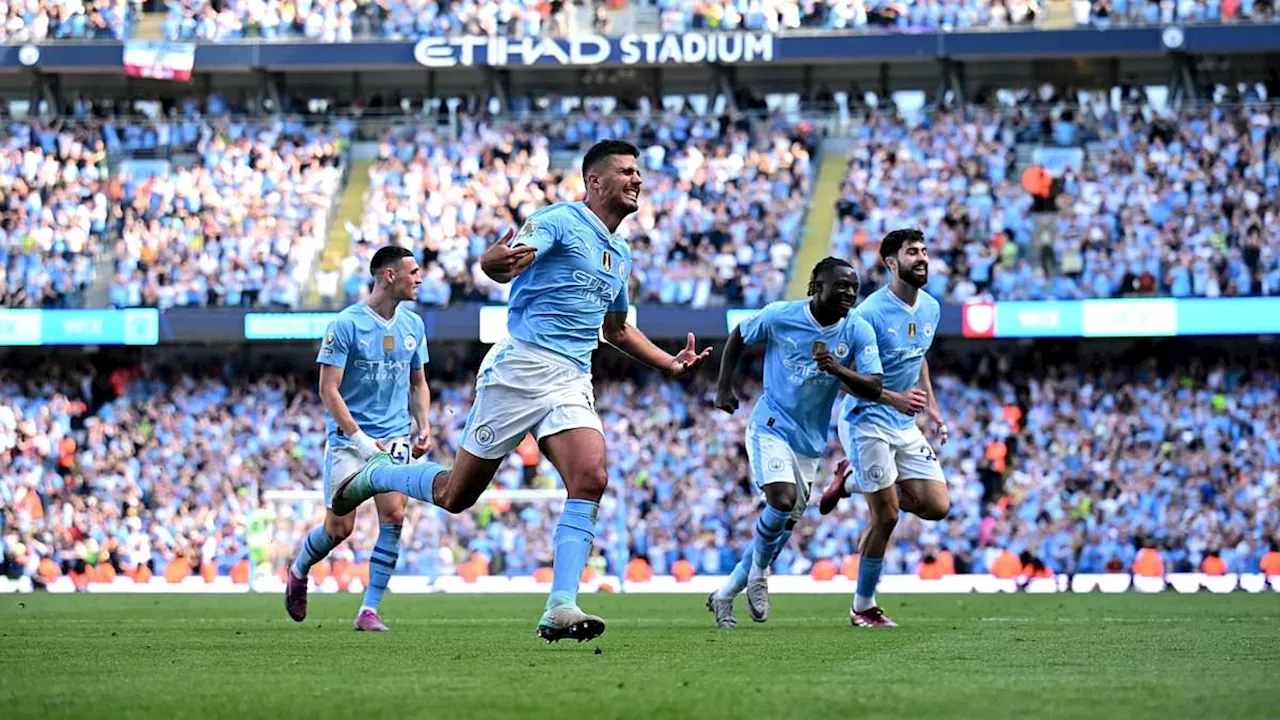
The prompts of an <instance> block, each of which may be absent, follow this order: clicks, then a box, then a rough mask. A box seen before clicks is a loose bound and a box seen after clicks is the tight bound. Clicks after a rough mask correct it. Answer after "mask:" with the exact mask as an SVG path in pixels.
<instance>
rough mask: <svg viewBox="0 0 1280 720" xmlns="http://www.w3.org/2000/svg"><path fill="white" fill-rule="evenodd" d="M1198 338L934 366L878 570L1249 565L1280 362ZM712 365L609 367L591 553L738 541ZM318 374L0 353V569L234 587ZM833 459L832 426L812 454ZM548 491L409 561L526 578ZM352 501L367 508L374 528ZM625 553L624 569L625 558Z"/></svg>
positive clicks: (438, 391)
mask: <svg viewBox="0 0 1280 720" xmlns="http://www.w3.org/2000/svg"><path fill="white" fill-rule="evenodd" d="M1043 352H1049V353H1050V354H1052V350H1047V351H1044V350H1042V351H1041V353H1043ZM1202 355H1205V356H1206V357H1205V358H1204V359H1203V360H1196V361H1192V362H1190V363H1186V364H1179V365H1174V364H1171V363H1164V362H1160V361H1156V360H1145V361H1135V362H1133V363H1123V362H1117V363H1116V364H1115V365H1114V366H1113V367H1111V368H1108V369H1101V368H1096V367H1094V366H1092V365H1090V364H1089V363H1087V362H1083V361H1082V363H1081V364H1073V363H1068V362H1052V363H1048V364H1046V362H1045V356H1044V355H1043V354H1032V355H1025V356H1022V355H1012V354H1005V353H992V354H987V355H983V356H979V357H977V358H976V359H966V360H964V361H960V360H958V359H953V360H951V361H948V359H946V358H945V357H941V358H937V359H935V367H936V369H935V372H934V383H935V387H936V389H937V391H938V393H939V397H940V403H941V405H942V407H943V411H944V413H945V414H946V415H947V416H948V418H949V419H950V420H951V421H952V423H953V425H954V426H956V427H963V428H966V431H965V432H963V433H958V434H957V435H955V436H953V438H952V441H951V442H950V443H949V444H948V445H947V446H945V447H944V448H943V450H942V453H941V454H942V457H943V459H944V464H945V465H946V467H947V470H948V473H949V475H950V478H951V483H952V497H953V509H952V511H951V515H950V516H949V517H948V519H947V520H945V521H943V522H940V523H937V524H922V523H919V522H918V521H917V520H915V519H914V518H904V520H903V521H902V522H901V523H900V526H899V531H898V533H897V534H896V535H895V540H894V544H893V545H892V547H891V548H890V551H889V553H888V555H887V556H886V571H887V572H892V573H904V572H905V573H918V572H940V571H942V570H944V569H945V570H946V571H947V572H956V573H965V572H988V571H991V572H996V574H999V573H1000V572H1003V571H1002V570H999V569H998V568H997V564H998V563H1003V564H1004V566H1007V565H1008V564H1009V563H1010V562H1011V559H1010V558H1013V557H1016V558H1020V559H1021V560H1020V561H1019V562H1017V563H1016V568H1017V570H1018V571H1019V572H1021V571H1022V569H1023V564H1024V563H1023V562H1022V560H1026V561H1027V562H1030V560H1029V559H1028V558H1034V559H1035V560H1036V561H1038V562H1040V563H1043V565H1044V566H1046V567H1047V568H1048V569H1049V570H1051V571H1053V572H1103V571H1120V572H1125V571H1128V570H1129V569H1130V568H1131V567H1133V565H1134V563H1135V561H1136V560H1137V558H1138V551H1139V550H1140V549H1142V548H1144V547H1150V548H1153V549H1154V550H1155V551H1157V552H1158V553H1159V555H1160V557H1161V559H1162V560H1163V562H1164V565H1165V567H1166V568H1168V569H1169V570H1170V571H1182V570H1195V569H1198V568H1200V566H1201V564H1202V563H1203V562H1204V561H1205V560H1206V558H1208V557H1209V556H1210V555H1211V554H1212V555H1214V556H1216V557H1218V558H1220V559H1221V560H1222V561H1223V562H1224V563H1225V569H1226V571H1227V572H1256V571H1257V569H1258V565H1259V562H1260V561H1261V558H1262V557H1263V555H1264V554H1265V553H1266V552H1267V551H1268V550H1269V549H1270V543H1273V542H1276V541H1280V522H1278V521H1277V517H1276V515H1275V514H1274V513H1272V512H1270V511H1269V510H1268V508H1272V507H1274V506H1275V503H1277V502H1280V437H1278V436H1277V435H1276V433H1275V432H1274V428H1275V427H1276V426H1277V424H1278V423H1280V397H1278V393H1280V374H1278V372H1280V367H1278V366H1277V365H1276V363H1275V362H1274V359H1271V360H1267V359H1259V360H1255V361H1251V362H1240V361H1236V362H1230V361H1226V360H1219V359H1216V357H1215V355H1216V354H1215V353H1213V352H1208V353H1202ZM706 382H708V380H707V379H704V380H702V381H698V382H695V383H694V384H693V385H690V386H682V385H680V384H677V383H671V382H665V381H661V380H658V379H656V378H653V377H641V378H639V379H615V380H606V381H603V382H601V383H599V385H598V388H597V395H598V405H599V407H600V409H601V412H602V417H603V419H604V424H605V428H606V432H607V433H608V438H607V440H608V443H609V447H610V448H611V452H612V458H613V461H612V463H611V468H610V471H611V473H612V479H611V486H612V488H613V490H611V493H612V492H614V491H616V490H617V489H618V488H624V487H625V488H626V492H627V504H626V507H627V508H628V517H627V518H626V523H625V524H626V527H627V530H626V535H625V537H624V536H623V535H622V533H621V532H620V530H619V523H618V518H617V516H616V507H617V506H616V504H614V503H613V502H612V501H611V500H610V501H608V502H606V504H605V506H604V513H603V515H602V517H601V520H600V528H601V532H600V534H599V536H598V539H597V550H598V551H599V557H598V558H597V561H596V563H595V566H596V567H597V568H598V569H599V570H600V571H608V572H611V573H612V572H624V571H625V572H628V573H638V574H641V575H642V574H643V573H644V572H652V573H656V574H667V573H671V572H673V568H674V567H675V566H676V564H677V563H681V562H683V563H687V568H686V569H687V570H691V571H692V572H695V573H698V574H716V573H723V572H726V571H727V569H728V568H730V567H731V566H732V563H734V562H736V559H737V556H738V555H737V554H738V552H739V551H740V550H741V548H742V547H743V544H744V543H746V542H748V541H749V539H750V536H751V527H750V524H749V523H748V519H749V518H750V517H751V515H750V513H751V511H752V509H753V508H754V504H755V502H756V501H757V498H756V495H755V493H754V492H751V491H749V490H748V487H747V479H746V472H745V466H746V460H745V451H744V450H743V447H742V437H743V424H744V423H745V418H746V415H747V414H746V413H745V412H743V413H739V414H738V415H736V416H735V417H733V418H732V419H729V418H725V417H724V416H723V415H720V414H717V412H716V411H714V410H713V409H712V408H711V407H710V404H709V402H707V401H706V399H707V398H708V397H709V395H708V392H709V390H710V388H709V386H707V385H706ZM314 384H315V383H314V378H313V377H309V376H308V374H301V373H299V374H290V375H286V376H280V375H272V374H260V373H254V372H246V371H243V370H241V369H239V368H237V367H236V366H234V365H230V364H227V365H218V366H217V367H210V368H209V369H208V370H177V369H176V368H172V367H166V366H163V365H152V364H148V365H146V366H140V365H129V364H126V365H122V366H120V367H117V368H114V369H112V368H110V367H109V366H102V365H100V366H98V367H96V368H93V367H81V366H77V365H75V364H72V363H70V362H65V361H64V362H61V363H53V364H52V365H51V366H50V367H49V368H48V371H47V372H45V373H43V374H42V376H41V377H38V378H36V377H30V376H27V375H25V374H23V373H18V372H14V371H6V372H5V373H4V374H3V375H2V376H0V390H2V391H3V400H0V453H2V454H3V456H4V457H5V458H6V460H7V466H8V467H9V468H10V470H9V471H8V472H6V475H5V480H4V481H3V482H0V501H3V502H2V503H0V504H3V506H4V508H5V509H4V514H3V529H2V532H0V538H2V540H3V549H4V562H3V569H4V572H5V573H7V574H8V575H9V576H11V577H18V576H22V575H27V576H31V577H34V578H38V579H43V580H46V581H47V580H48V579H50V578H51V577H54V576H57V575H60V574H67V573H72V574H74V576H75V577H76V578H79V579H81V580H85V581H87V580H89V579H94V578H100V577H104V576H111V575H116V574H128V575H131V576H135V577H136V576H139V575H140V574H141V576H142V577H146V576H148V575H154V576H159V577H168V578H170V579H172V580H175V581H177V580H181V579H182V578H185V577H188V576H190V575H205V576H207V577H212V576H217V575H223V576H225V575H231V574H235V575H236V576H237V577H239V578H240V579H241V580H242V579H243V577H244V576H243V573H245V572H246V566H245V564H243V563H242V562H241V561H242V560H245V558H246V549H245V528H246V525H247V523H248V522H249V519H250V516H251V515H252V514H253V513H254V512H255V510H254V508H255V507H257V506H258V504H259V503H258V496H259V494H260V493H263V492H266V491H268V490H285V489H299V488H311V487H315V486H317V485H318V482H319V462H320V457H321V444H322V442H323V423H322V419H321V408H320V404H319V401H318V399H317V397H316V394H315V390H314ZM434 385H435V387H434V388H433V390H434V392H433V396H434V405H433V411H432V412H433V418H434V419H435V423H436V443H437V447H438V450H437V452H438V453H440V454H441V455H443V456H445V457H451V456H452V455H453V453H454V452H455V451H456V449H457V445H458V442H459V439H460V438H459V435H460V431H461V425H462V419H463V418H465V416H466V409H467V407H468V406H469V403H470V400H471V398H470V394H471V392H472V390H471V386H470V384H469V383H468V381H467V378H459V379H458V381H456V382H455V381H440V382H436V383H434ZM757 389H758V388H754V387H749V388H747V391H748V393H754V392H755V391H756V390H757ZM527 450H529V449H527V448H522V449H521V452H518V453H514V454H512V455H511V456H510V458H509V459H508V463H507V465H506V466H504V468H503V470H502V471H501V472H500V473H499V476H498V478H497V480H496V486H498V487H504V488H508V489H515V488H537V487H552V486H554V485H555V484H556V482H557V481H556V480H555V478H554V471H553V470H552V469H551V468H550V465H549V464H548V463H547V462H546V461H545V459H542V458H539V457H538V454H537V452H536V450H533V451H532V452H528V451H527ZM838 456H839V451H838V449H837V448H836V446H835V444H834V443H833V444H832V455H831V457H830V459H829V461H828V462H827V463H825V464H824V472H826V471H827V470H829V469H830V466H831V465H833V464H834V460H835V459H837V458H838ZM526 466H527V467H526ZM611 497H612V496H611ZM301 507H302V506H289V505H286V506H283V507H282V508H281V509H280V510H279V511H278V512H276V514H275V517H274V520H273V522H272V524H271V551H270V557H271V562H272V564H273V567H274V568H275V569H276V570H277V571H278V570H279V569H280V568H281V567H282V566H283V563H285V562H287V560H288V559H289V558H290V557H291V556H292V553H293V552H294V551H295V550H296V546H297V543H298V541H299V538H300V535H301V533H303V532H304V531H305V529H306V528H307V527H308V525H309V523H311V522H313V521H314V517H312V516H310V515H306V514H299V509H300V508H301ZM310 507H311V508H312V510H313V511H314V510H315V507H314V506H310ZM553 510H554V508H552V507H551V506H537V505H525V506H521V505H519V504H516V505H509V506H508V505H504V504H501V503H497V502H495V503H491V504H488V505H486V506H483V507H482V508H481V509H480V510H479V511H478V512H475V513H467V514H464V515H462V516H459V517H457V518H450V519H447V520H445V519H442V518H444V517H447V516H443V514H442V513H436V512H433V511H428V510H426V509H424V508H423V507H422V506H414V507H413V508H412V509H411V512H410V517H409V519H408V522H407V530H406V536H405V543H406V552H405V553H404V554H403V555H402V556H401V565H400V572H401V573H403V574H424V575H433V574H436V573H441V574H451V573H461V572H469V573H475V572H479V573H481V574H485V573H492V574H496V575H522V574H523V575H527V574H533V573H535V572H537V569H538V568H539V567H542V566H544V565H546V564H547V563H548V562H549V559H550V548H549V545H548V539H549V538H550V536H551V532H552V528H553V526H554V520H555V512H554V511H553ZM864 512H865V510H864V508H863V507H862V504H861V503H858V502H846V503H845V504H844V505H843V506H842V508H841V509H840V510H838V511H837V513H835V514H834V515H832V516H828V517H827V518H820V517H818V516H817V515H816V513H815V512H812V511H811V514H810V516H809V517H807V518H806V522H805V523H804V524H802V525H801V527H800V528H799V530H798V531H797V534H796V538H795V539H794V540H793V542H792V544H791V546H790V547H789V548H787V550H786V551H784V552H783V554H782V555H781V556H780V557H779V559H778V562H777V564H776V565H775V572H782V573H800V574H804V573H814V574H815V575H816V574H817V573H819V572H827V571H829V570H830V569H832V568H834V569H835V571H836V572H838V573H841V574H849V573H851V572H852V568H853V567H855V563H856V555H855V550H854V548H855V547H856V543H857V540H858V537H859V532H860V531H861V529H862V527H863V526H864V524H865V517H864ZM365 515H366V517H364V518H362V520H361V522H363V523H372V522H373V521H374V519H373V517H372V514H371V513H366V514H365ZM373 530H374V528H373V527H372V525H369V526H368V527H361V528H360V529H358V530H357V532H356V534H355V535H353V536H352V543H351V544H350V545H348V546H346V547H344V549H343V550H341V551H339V552H338V553H337V554H335V556H334V558H333V562H332V563H331V564H328V565H326V566H324V567H323V568H321V569H320V570H319V572H321V573H341V574H343V576H344V577H346V578H348V579H350V578H354V577H357V576H359V574H360V572H361V570H360V566H361V564H362V563H363V562H365V560H366V559H367V557H368V552H369V551H370V548H371V544H372V540H373V538H374V536H375V535H376V533H375V532H373ZM623 548H625V549H626V550H627V554H626V557H629V558H630V559H631V561H630V563H629V565H630V567H628V568H623V567H618V559H619V557H621V556H620V555H619V553H618V551H619V550H622V549H623ZM1006 552H1007V553H1008V554H1009V555H1008V556H1005V555H1003V553H1006ZM1024 553H1026V555H1024ZM938 562H943V563H945V567H941V566H938V565H937V564H936V563H938ZM344 563H345V564H344ZM464 565H465V566H467V567H466V568H465V569H464V567H463V566H464ZM108 566H109V567H110V568H111V569H110V570H107V569H106V568H107V567H108ZM142 568H147V569H146V570H143V569H142Z"/></svg>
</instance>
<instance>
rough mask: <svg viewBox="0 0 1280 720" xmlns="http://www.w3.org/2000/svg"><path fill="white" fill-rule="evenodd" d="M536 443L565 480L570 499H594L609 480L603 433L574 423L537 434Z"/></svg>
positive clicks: (599, 495)
mask: <svg viewBox="0 0 1280 720" xmlns="http://www.w3.org/2000/svg"><path fill="white" fill-rule="evenodd" d="M538 445H539V447H541V448H542V452H544V453H546V455H547V459H548V460H550V461H551V464H552V465H554V466H555V468H556V470H557V471H558V472H559V473H560V477H561V478H562V479H563V480H564V485H565V490H567V491H568V493H569V497H570V498H571V499H578V500H593V501H597V500H599V499H600V497H601V495H602V494H603V493H604V489H605V486H606V485H607V484H608V477H609V476H608V472H607V471H606V469H605V445H604V435H602V434H601V433H600V431H599V430H595V429H592V428H586V427H574V428H568V429H565V430H561V431H559V432H555V433H553V434H549V435H545V436H543V437H540V438H538Z"/></svg>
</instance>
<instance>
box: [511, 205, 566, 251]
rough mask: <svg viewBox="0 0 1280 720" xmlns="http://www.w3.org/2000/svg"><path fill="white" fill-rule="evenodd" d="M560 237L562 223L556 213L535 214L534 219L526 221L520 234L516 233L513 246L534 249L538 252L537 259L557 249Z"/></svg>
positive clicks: (512, 242)
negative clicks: (526, 246) (552, 249)
mask: <svg viewBox="0 0 1280 720" xmlns="http://www.w3.org/2000/svg"><path fill="white" fill-rule="evenodd" d="M560 235H561V230H560V222H559V220H558V219H557V218H556V214H555V212H554V211H552V212H544V213H535V214H534V215H533V217H531V218H529V219H528V220H526V221H525V223H524V225H523V226H521V228H520V232H518V233H516V236H515V237H514V238H512V239H511V246H512V247H515V246H517V245H528V246H529V247H532V248H534V249H535V250H537V251H538V252H537V253H536V254H535V255H534V257H535V259H536V258H539V257H541V256H542V254H543V253H545V252H546V251H548V250H550V249H551V248H553V247H555V244H556V242H557V241H558V240H559V239H560Z"/></svg>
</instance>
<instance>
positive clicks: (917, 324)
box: [840, 285, 941, 430]
mask: <svg viewBox="0 0 1280 720" xmlns="http://www.w3.org/2000/svg"><path fill="white" fill-rule="evenodd" d="M854 312H855V313H857V314H858V315H859V316H860V317H861V318H862V319H863V320H866V321H867V323H868V324H870V325H871V328H872V329H873V330H874V331H875V334H876V344H877V345H879V346H880V364H881V366H882V367H883V368H884V378H883V381H884V388H885V389H886V390H893V391H894V392H905V391H907V390H910V389H911V388H913V387H915V386H916V385H917V384H918V383H919V382H920V367H921V366H922V365H924V355H925V353H927V352H928V351H929V347H930V346H932V345H933V336H934V334H935V333H936V332H937V330H938V320H939V318H940V317H941V307H940V306H939V305H938V301H937V300H935V299H934V298H933V296H931V295H929V294H928V293H926V292H924V291H923V290H921V291H920V294H919V295H918V296H917V297H916V304H915V307H910V306H908V305H907V304H906V303H905V302H903V301H902V298H900V297H898V296H897V295H895V294H893V291H892V290H890V289H889V286H888V285H885V286H884V287H882V288H880V289H879V290H876V291H875V292H873V293H871V296H870V297H868V298H867V299H866V300H863V301H862V304H860V305H858V307H857V308H856V309H855V310H854ZM840 412H841V414H842V415H843V416H844V418H845V419H846V420H848V421H849V422H850V423H853V424H859V423H871V424H874V425H877V426H879V427H884V428H889V429H892V430H905V429H907V428H910V427H912V426H913V425H915V422H916V421H915V418H914V417H912V416H910V415H904V414H902V413H900V412H898V411H897V410H895V409H894V408H893V406H892V405H886V404H882V403H875V402H869V401H867V400H859V399H858V398H855V397H852V396H850V397H846V398H845V399H844V402H843V404H842V405H841V408H840Z"/></svg>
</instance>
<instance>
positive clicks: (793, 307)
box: [707, 257, 881, 628]
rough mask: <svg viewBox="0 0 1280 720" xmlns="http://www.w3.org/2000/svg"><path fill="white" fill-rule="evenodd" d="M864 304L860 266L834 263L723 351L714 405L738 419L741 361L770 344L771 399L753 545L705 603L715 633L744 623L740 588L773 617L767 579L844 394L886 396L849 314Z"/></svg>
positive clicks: (759, 453)
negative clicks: (737, 612) (737, 608)
mask: <svg viewBox="0 0 1280 720" xmlns="http://www.w3.org/2000/svg"><path fill="white" fill-rule="evenodd" d="M857 300H858V274H857V273H856V272H855V271H854V269H853V266H852V265H850V264H849V263H848V262H846V261H844V260H841V259H839V258H830V257H829V258H827V259H825V260H823V261H822V262H820V263H818V264H817V265H816V266H815V267H814V268H813V273H812V274H811V275H810V278H809V299H807V300H795V301H792V302H776V303H772V304H770V305H768V306H767V307H765V308H764V309H763V310H761V311H760V312H758V313H756V314H755V315H753V316H752V317H751V318H750V319H748V320H746V321H745V322H743V323H742V324H741V325H739V326H738V327H737V328H735V329H734V331H733V334H732V335H731V336H730V337H729V342H728V344H727V345H726V346H725V351H724V357H723V358H722V359H721V361H720V383H719V388H718V392H717V393H716V407H718V408H720V409H721V410H724V411H725V412H727V413H729V414H730V415H732V414H733V413H734V411H736V410H737V409H738V397H737V395H735V394H734V391H733V377H734V373H735V372H736V371H737V367H738V360H739V358H741V357H742V352H743V350H744V349H745V348H746V347H748V346H751V345H756V344H759V343H764V344H765V354H764V394H763V395H762V396H761V397H760V399H759V400H758V401H756V405H755V408H754V409H753V410H752V411H751V419H750V421H749V422H748V424H747V435H746V440H747V457H748V458H749V459H750V461H751V478H752V480H754V481H755V484H756V486H757V487H759V488H760V489H761V490H762V491H763V492H764V498H765V506H764V511H763V512H762V513H761V514H760V518H759V519H758V520H756V527H755V542H754V543H753V544H752V546H751V548H750V549H749V550H748V551H747V552H746V554H744V555H743V557H742V560H741V561H740V562H739V563H738V565H737V567H735V568H734V569H733V573H732V574H730V576H729V579H728V581H726V582H725V585H724V587H722V588H720V589H719V590H717V591H716V592H713V593H711V595H710V596H708V597H707V609H708V610H711V611H712V612H714V613H715V616H716V627H721V628H732V627H737V626H738V621H737V620H736V619H735V618H734V616H733V601H734V598H736V597H737V595H738V593H740V592H742V590H743V588H746V590H747V608H748V610H749V611H750V612H751V619H752V620H755V621H756V622H764V621H765V620H767V619H768V618H769V586H768V575H767V572H768V569H769V566H770V565H772V564H773V561H774V559H775V557H776V556H777V554H778V552H779V551H780V550H781V549H782V548H783V547H784V546H785V545H786V543H787V540H788V539H789V538H790V537H791V531H792V529H793V528H794V527H795V525H796V523H797V522H798V521H799V520H800V517H801V516H802V515H803V514H804V509H805V507H806V506H807V504H808V502H809V487H810V485H811V484H812V483H813V480H814V477H815V475H816V474H817V471H818V463H819V461H820V459H821V456H822V454H823V451H824V450H825V449H826V446H827V435H828V433H829V431H830V429H831V410H832V407H833V406H834V405H835V400H836V394H837V393H838V392H839V390H840V388H841V387H842V386H843V387H844V389H845V390H846V391H848V392H851V393H854V394H856V395H858V396H859V397H864V398H869V399H872V400H876V399H879V398H880V397H881V387H880V354H879V352H878V351H877V350H876V338H875V333H874V332H873V331H872V329H871V326H870V325H868V324H867V323H866V321H864V320H862V319H861V318H859V317H858V316H857V315H855V314H851V313H850V312H849V310H850V309H851V308H852V307H853V305H854V303H856V302H857ZM854 368H856V369H854Z"/></svg>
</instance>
